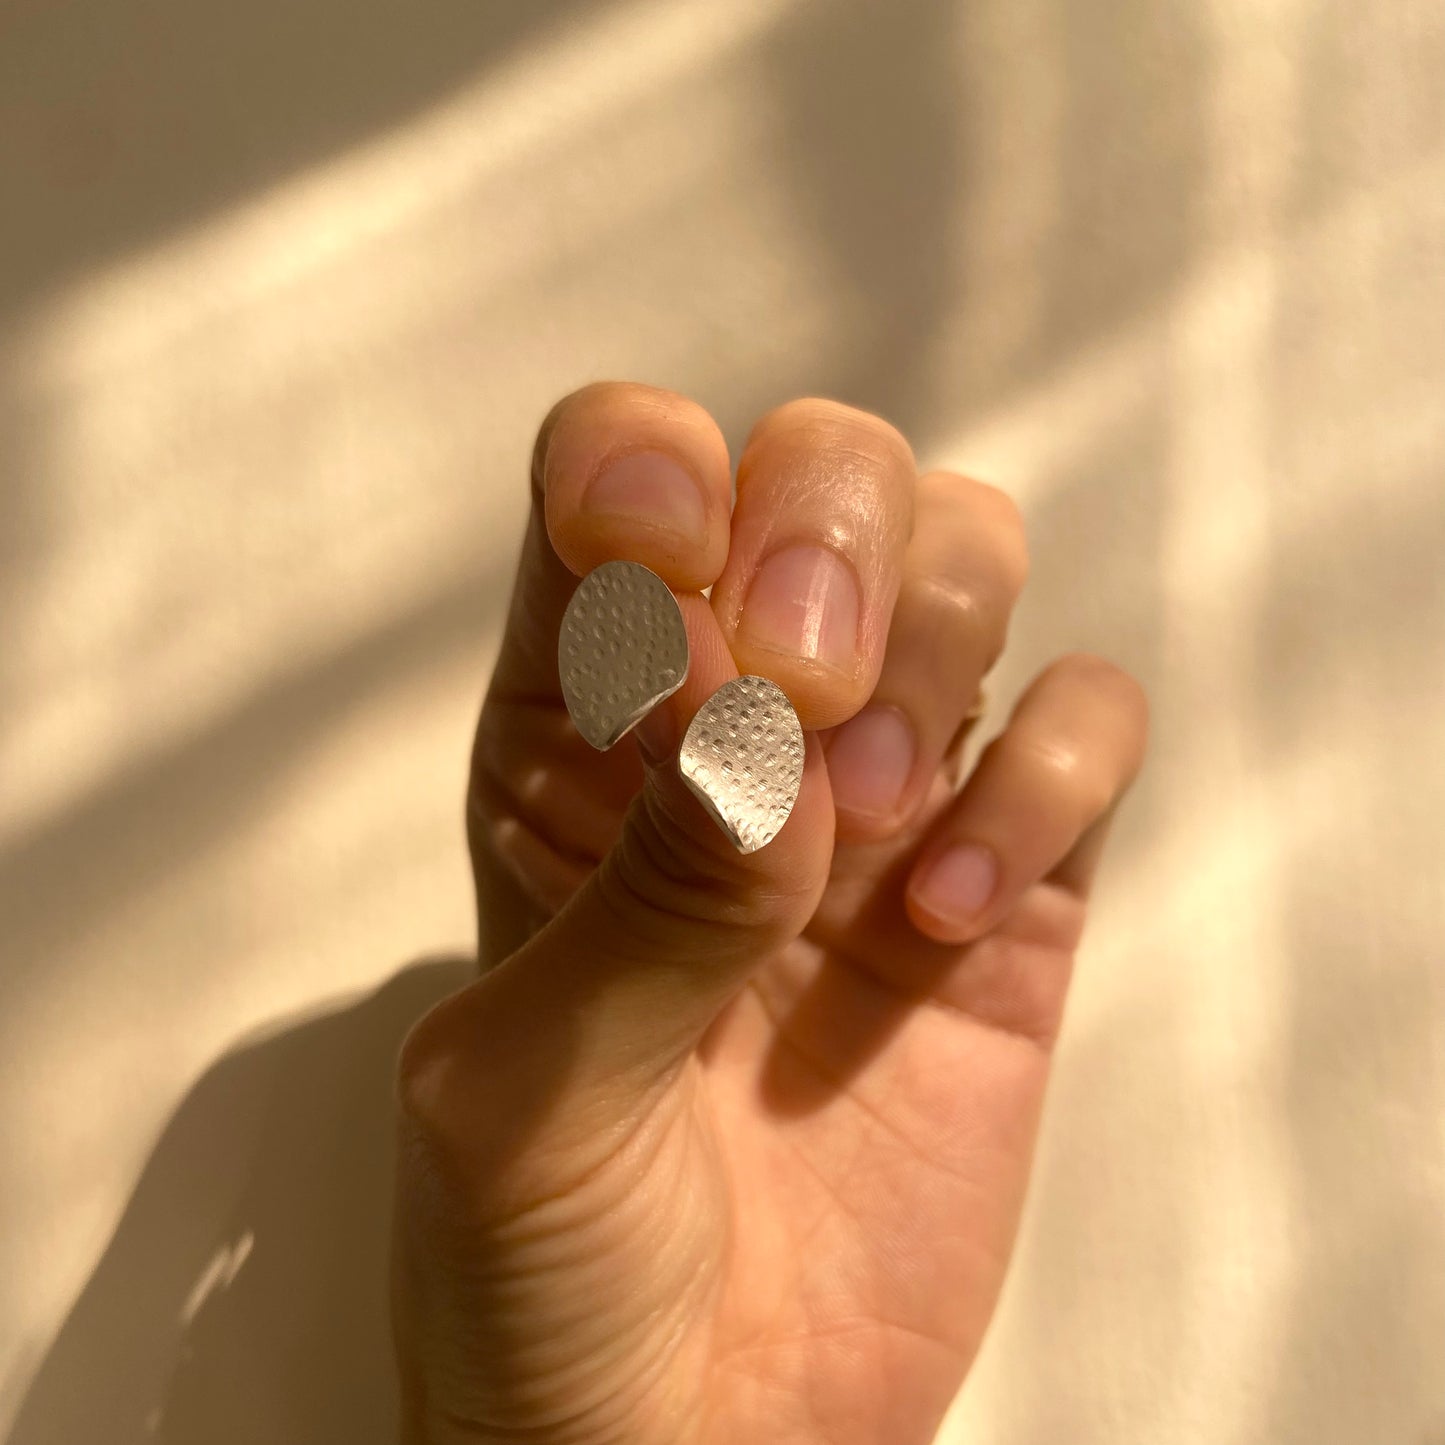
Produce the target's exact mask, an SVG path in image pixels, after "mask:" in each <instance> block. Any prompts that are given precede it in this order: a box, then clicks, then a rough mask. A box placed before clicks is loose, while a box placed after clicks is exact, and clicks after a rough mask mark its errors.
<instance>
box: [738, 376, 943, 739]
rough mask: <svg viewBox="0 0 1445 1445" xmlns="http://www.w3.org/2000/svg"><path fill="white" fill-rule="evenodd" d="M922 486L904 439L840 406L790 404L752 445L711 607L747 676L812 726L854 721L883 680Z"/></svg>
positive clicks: (758, 431) (742, 467) (743, 462)
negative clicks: (757, 678)
mask: <svg viewBox="0 0 1445 1445" xmlns="http://www.w3.org/2000/svg"><path fill="white" fill-rule="evenodd" d="M915 479H916V468H915V465H914V461H913V452H912V450H911V449H910V447H909V445H908V443H907V442H906V441H905V440H904V439H903V437H902V436H901V435H900V434H899V432H898V431H897V430H895V429H894V428H893V427H892V426H890V425H889V424H888V423H887V422H886V421H883V420H882V419H881V418H879V417H876V416H872V415H870V414H869V413H867V412H863V411H858V410H856V409H855V408H853V407H850V406H844V405H843V404H842V403H840V402H835V401H825V400H820V399H805V400H800V401H793V402H789V403H787V405H785V406H781V407H778V408H777V409H776V410H774V411H771V412H769V413H768V414H767V415H766V416H764V417H763V419H762V420H761V421H760V422H759V423H758V424H757V426H755V427H754V428H753V431H752V434H751V436H749V438H748V441H747V445H746V447H745V448H744V450H743V455H742V457H741V459H740V461H739V463H738V478H737V504H736V506H735V508H734V511H733V521H732V538H731V541H730V544H729V550H728V560H727V565H726V566H725V567H724V568H723V573H722V576H721V577H720V578H719V579H718V581H717V584H716V586H715V587H714V588H713V594H712V604H713V610H714V613H715V614H716V616H717V619H718V622H719V624H720V625H721V627H722V630H723V634H724V636H725V637H726V638H727V641H728V645H729V646H730V647H731V649H732V652H733V656H734V657H735V658H736V659H737V663H738V667H739V668H740V669H741V670H742V671H743V672H757V673H762V674H763V675H764V676H767V677H770V678H772V679H773V680H774V681H775V682H777V683H778V684H779V685H780V686H781V687H782V688H783V690H784V691H785V692H786V693H787V694H788V696H789V697H790V698H791V699H792V702H793V705H794V707H795V708H796V709H797V711H798V717H799V719H800V720H801V721H802V724H803V726H804V727H806V728H825V727H832V726H834V725H835V724H837V723H840V722H842V721H843V720H844V719H845V718H848V717H851V716H852V715H853V714H854V713H855V712H857V711H858V709H859V708H860V707H862V705H863V703H864V702H865V701H866V700H867V698H868V695H869V693H870V692H872V690H873V685H874V683H875V682H876V681H877V678H878V671H879V668H880V667H881V666H882V662H883V652H884V647H885V645H886V643H887V638H888V627H889V622H890V619H891V617H892V614H893V603H894V600H895V599H896V597H897V595H898V584H899V578H900V575H901V571H902V565H903V553H904V549H905V547H906V546H907V543H908V538H909V535H910V533H911V532H912V529H913V488H914V483H915Z"/></svg>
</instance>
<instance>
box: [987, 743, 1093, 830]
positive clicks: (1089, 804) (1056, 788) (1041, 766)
mask: <svg viewBox="0 0 1445 1445" xmlns="http://www.w3.org/2000/svg"><path fill="white" fill-rule="evenodd" d="M1005 736H1007V734H1006V735H1005ZM1010 751H1011V752H1012V754H1013V756H1012V758H1011V762H1012V764H1013V765H1014V766H1015V767H1017V768H1019V769H1020V770H1021V771H1022V772H1024V773H1025V774H1027V775H1029V776H1031V777H1032V778H1033V780H1034V783H1033V786H1034V787H1036V788H1037V789H1038V791H1039V793H1040V794H1041V795H1047V796H1050V797H1053V798H1057V799H1059V800H1060V801H1061V802H1062V803H1063V804H1064V806H1065V807H1066V808H1067V810H1068V812H1069V814H1070V815H1071V816H1072V817H1073V819H1074V826H1075V828H1076V830H1078V831H1082V830H1083V829H1084V828H1086V827H1088V825H1089V824H1090V823H1092V822H1094V821H1095V820H1096V819H1097V818H1100V817H1102V816H1103V814H1104V813H1106V812H1107V811H1108V810H1109V808H1110V807H1111V806H1112V805H1113V802H1114V788H1113V786H1112V785H1111V781H1110V779H1109V778H1108V777H1106V776H1105V774H1104V773H1103V772H1102V770H1101V769H1100V768H1099V767H1098V765H1097V763H1096V761H1095V760H1094V759H1093V758H1092V757H1091V756H1090V755H1089V754H1088V753H1087V752H1086V751H1085V749H1084V748H1083V747H1082V745H1081V744H1080V742H1079V740H1078V739H1076V738H1072V737H1068V736H1058V735H1033V734H1024V735H1023V736H1020V737H1016V738H1014V739H1013V740H1012V743H1011V747H1010Z"/></svg>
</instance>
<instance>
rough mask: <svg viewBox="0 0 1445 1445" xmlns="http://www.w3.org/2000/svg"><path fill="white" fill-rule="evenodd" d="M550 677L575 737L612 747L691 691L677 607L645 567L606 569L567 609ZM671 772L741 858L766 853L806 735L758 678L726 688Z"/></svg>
mask: <svg viewBox="0 0 1445 1445" xmlns="http://www.w3.org/2000/svg"><path fill="white" fill-rule="evenodd" d="M557 667H558V671H559V672H560V674H561V679H562V696H563V698H564V700H565V701H566V703H567V711H568V713H569V714H570V715H571V718H572V721H573V723H574V724H575V725H576V727H577V731H578V732H579V733H581V734H582V736H583V737H584V738H585V739H586V740H587V741H588V742H589V743H591V744H592V746H593V747H594V748H597V749H599V750H605V749H607V748H610V747H612V746H613V745H614V744H615V743H617V742H619V741H620V740H621V739H622V738H624V737H625V736H626V735H627V733H628V732H630V731H631V730H632V728H633V727H635V726H636V725H637V724H638V723H639V722H641V721H642V719H643V718H644V717H646V716H647V714H648V713H650V712H651V711H652V709H653V708H655V707H656V706H657V705H658V703H660V702H663V701H664V700H666V699H667V698H669V697H671V696H672V694H673V693H675V692H676V691H677V690H678V688H680V687H681V686H682V685H683V683H684V682H685V681H686V680H687V670H688V644H687V629H686V627H684V626H683V621H682V612H681V610H680V609H679V607H678V605H677V599H676V598H675V597H674V596H673V595H672V592H671V590H670V589H669V588H668V586H667V584H666V583H665V582H664V581H663V580H662V578H660V577H659V576H658V575H657V574H656V573H655V572H651V571H649V570H648V569H647V568H646V567H644V566H642V565H641V564H640V563H637V562H605V563H603V565H602V566H600V567H598V568H596V569H595V570H593V571H591V572H589V573H588V574H587V575H586V576H585V577H584V578H583V579H582V581H581V583H580V584H579V585H578V588H577V590H576V592H574V593H573V594H572V600H571V601H570V602H569V603H568V604H567V610H566V612H565V614H564V615H563V618H562V630H561V633H560V635H559V637H558V639H557ZM677 766H678V771H679V772H680V773H681V775H682V778H683V781H684V782H685V783H686V784H687V786H688V787H689V788H690V789H691V790H692V792H693V793H694V794H695V795H696V797H697V798H698V800H699V801H700V802H701V803H702V805H703V807H704V808H705V809H706V810H707V813H708V816H709V817H711V818H712V819H713V821H714V822H715V823H716V824H717V825H718V827H719V828H721V829H722V831H723V832H724V833H725V834H726V835H727V837H728V839H729V840H730V841H731V843H732V845H733V846H734V847H735V848H736V849H737V850H738V852H740V853H754V852H756V851H757V850H758V849H759V848H761V847H763V846H764V845H765V844H767V843H770V842H772V840H773V839H774V838H775V837H776V836H777V834H778V830H779V829H780V828H781V827H782V826H783V824H784V823H786V822H787V821H788V816H789V814H790V813H791V812H792V810H793V804H794V803H795V802H796V801H797V799H798V790H799V788H800V787H801V786H802V781H803V729H802V726H801V725H800V724H799V722H798V715H797V713H796V712H794V710H793V705H792V703H791V702H789V701H788V697H787V694H786V693H785V692H784V691H783V690H782V688H780V687H779V686H778V685H777V683H775V682H770V681H769V680H768V679H767V678H765V677H736V678H734V679H733V680H732V681H731V682H725V683H724V684H723V685H722V686H721V687H720V688H718V690H717V691H716V692H715V693H713V695H712V696H711V697H710V698H708V700H707V701H706V702H705V703H703V705H702V707H700V708H699V709H698V712H697V716H696V717H694V718H693V720H692V722H691V723H690V724H689V725H688V729H687V732H686V734H685V735H684V736H683V740H682V746H681V748H680V749H679V750H678V756H677Z"/></svg>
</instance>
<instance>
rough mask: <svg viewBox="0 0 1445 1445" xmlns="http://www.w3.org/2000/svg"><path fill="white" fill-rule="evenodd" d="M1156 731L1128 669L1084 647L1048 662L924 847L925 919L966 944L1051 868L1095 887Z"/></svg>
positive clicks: (918, 871) (919, 882)
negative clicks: (1120, 806) (1117, 817)
mask: <svg viewBox="0 0 1445 1445" xmlns="http://www.w3.org/2000/svg"><path fill="white" fill-rule="evenodd" d="M1147 730H1148V713H1147V705H1146V703H1145V700H1144V693H1143V690H1142V689H1141V688H1140V687H1139V684H1138V683H1137V682H1135V681H1134V679H1133V678H1131V677H1130V676H1129V675H1128V673H1126V672H1123V671H1121V670H1120V669H1119V668H1117V667H1115V666H1114V665H1113V664H1112V663H1109V662H1106V661H1104V660H1103V659H1101V658H1096V657H1090V656H1086V655H1082V654H1081V655H1076V656H1071V657H1065V658H1062V659H1060V660H1059V661H1058V662H1056V663H1054V664H1053V665H1052V666H1051V667H1050V668H1048V669H1047V670H1046V671H1045V672H1044V673H1043V674H1042V675H1041V676H1040V677H1039V678H1038V679H1037V680H1036V681H1035V682H1034V683H1033V685H1032V686H1031V687H1030V688H1029V689H1028V691H1027V692H1026V693H1025V694H1024V696H1023V697H1022V698H1021V699H1020V701H1019V703H1018V706H1017V707H1016V708H1015V709H1014V712H1013V716H1012V717H1011V718H1010V719H1009V723H1008V726H1007V727H1006V728H1005V729H1004V731H1003V733H1002V734H1001V735H1000V736H999V737H998V738H997V739H996V740H995V741H994V742H993V743H991V744H990V745H989V746H988V748H986V749H985V751H984V753H983V756H982V757H981V758H980V759H979V762H978V766H977V767H976V768H975V769H974V772H973V775H972V776H971V777H970V778H969V780H968V782H967V784H966V785H965V787H964V789H963V792H962V793H961V794H960V795H959V797H958V798H957V799H956V801H955V802H954V804H953V806H952V807H951V808H950V809H949V810H948V811H947V812H946V813H945V814H944V816H943V817H942V818H941V819H939V821H938V822H937V823H936V824H935V825H934V827H933V829H932V831H931V832H930V834H929V837H928V838H927V840H926V841H925V843H924V845H923V847H922V849H921V850H920V853H919V856H918V861H917V863H916V864H915V865H914V867H913V870H912V873H911V875H910V877H909V880H908V884H907V888H906V894H905V900H906V906H907V909H908V914H909V917H910V918H911V919H912V921H913V923H914V925H915V927H917V928H918V929H919V930H920V931H921V932H923V933H924V934H926V935H927V936H928V937H930V938H933V939H936V940H938V941H939V942H942V943H965V942H968V941H970V940H971V939H974V938H977V937H979V936H980V935H982V934H984V933H986V932H988V931H989V930H990V929H991V928H993V927H994V926H995V924H997V923H998V922H999V921H1000V920H1001V919H1002V918H1004V917H1005V916H1006V915H1007V914H1008V913H1009V911H1010V909H1011V908H1012V907H1013V906H1014V904H1015V902H1016V901H1017V900H1018V898H1019V895H1020V894H1021V893H1022V892H1023V891H1024V889H1026V888H1027V887H1028V886H1029V885H1030V884H1032V883H1035V882H1037V881H1038V880H1039V879H1041V878H1044V877H1045V876H1048V875H1050V874H1053V875H1054V876H1055V878H1056V881H1058V882H1059V883H1060V884H1061V886H1063V887H1066V888H1068V889H1070V890H1071V891H1073V892H1076V893H1078V894H1079V895H1081V896H1082V895H1083V894H1084V893H1085V892H1087V890H1088V887H1089V884H1090V881H1091V879H1092V876H1093V869H1094V865H1095V863H1096V861H1097V858H1098V853H1099V848H1100V846H1101V843H1102V836H1103V832H1104V830H1105V828H1106V827H1107V821H1108V818H1109V817H1110V815H1111V813H1112V811H1113V809H1114V807H1115V805H1116V804H1117V803H1118V801H1119V799H1120V797H1121V796H1122V795H1123V793H1124V791H1125V790H1126V789H1127V788H1128V786H1129V784H1130V782H1131V781H1132V780H1133V778H1134V775H1135V774H1136V773H1137V771H1138V769H1139V766H1140V764H1141V762H1142V760H1143V755H1144V745H1145V739H1146V735H1147Z"/></svg>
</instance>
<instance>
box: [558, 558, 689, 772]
mask: <svg viewBox="0 0 1445 1445" xmlns="http://www.w3.org/2000/svg"><path fill="white" fill-rule="evenodd" d="M687 657H688V652H687V629H686V628H685V627H684V626H683V625H682V613H681V612H680V611H679V610H678V606H677V599H676V598H675V597H673V595H672V593H671V592H670V591H669V590H668V587H667V583H665V582H664V581H663V580H662V578H661V577H659V576H658V575H657V574H656V573H655V572H650V571H648V569H647V568H646V567H643V566H642V565H640V564H639V563H637V562H604V563H603V564H602V566H600V567H598V568H596V569H595V570H593V571H591V572H589V573H588V574H587V575H586V576H585V577H584V578H583V579H582V581H581V583H580V584H579V586H578V588H577V590H576V592H574V593H573V594H572V600H571V601H570V602H569V603H568V604H567V611H566V614H565V615H564V616H563V618H562V632H561V635H560V636H559V637H558V639H557V667H558V670H559V672H560V673H561V676H562V696H563V697H564V698H565V699H566V701H567V711H568V712H569V713H570V714H571V715H572V721H573V722H574V723H575V724H576V725H577V731H578V732H579V733H581V734H582V736H583V737H584V738H586V739H587V741H588V742H589V743H591V744H592V746H593V747H594V748H610V747H611V746H612V745H613V744H614V743H615V742H617V741H618V740H619V739H620V738H621V737H623V735H624V734H626V733H627V731H628V730H629V729H630V728H631V727H632V726H633V725H634V724H635V723H638V722H640V721H641V720H642V719H643V718H644V717H645V716H646V715H647V714H648V713H649V712H651V711H652V709H653V708H654V707H656V706H657V704H658V703H660V702H661V701H662V700H663V698H665V697H670V696H671V695H672V694H673V693H675V692H676V691H677V690H678V688H680V687H681V686H682V684H683V682H684V681H686V679H687Z"/></svg>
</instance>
